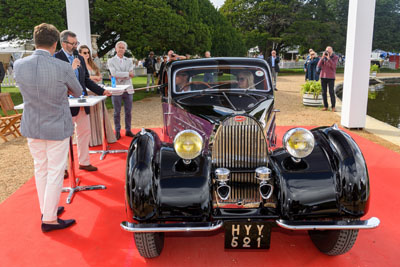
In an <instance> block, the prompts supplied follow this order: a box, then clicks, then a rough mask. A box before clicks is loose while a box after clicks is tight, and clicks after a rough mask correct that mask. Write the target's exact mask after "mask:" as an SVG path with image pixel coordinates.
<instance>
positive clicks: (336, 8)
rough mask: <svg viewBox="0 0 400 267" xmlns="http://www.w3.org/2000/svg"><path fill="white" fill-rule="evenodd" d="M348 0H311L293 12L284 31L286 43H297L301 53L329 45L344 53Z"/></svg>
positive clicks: (320, 49)
mask: <svg viewBox="0 0 400 267" xmlns="http://www.w3.org/2000/svg"><path fill="white" fill-rule="evenodd" d="M347 11H348V0H311V1H307V2H305V3H304V5H303V6H302V7H301V9H300V10H299V12H298V13H297V14H296V20H295V22H294V23H293V24H292V25H291V26H290V27H289V28H288V30H287V31H286V33H285V34H284V39H285V41H286V42H288V43H289V44H295V45H298V46H300V47H299V52H300V53H307V51H308V50H309V48H312V49H314V50H315V51H317V52H318V51H322V50H325V48H326V46H328V45H329V46H332V47H333V48H334V49H335V51H340V52H341V53H344V51H345V44H346V29H347Z"/></svg>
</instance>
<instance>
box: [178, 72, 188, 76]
mask: <svg viewBox="0 0 400 267" xmlns="http://www.w3.org/2000/svg"><path fill="white" fill-rule="evenodd" d="M177 76H189V75H188V74H187V73H178V74H177Z"/></svg>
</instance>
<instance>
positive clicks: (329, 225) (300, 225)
mask: <svg viewBox="0 0 400 267" xmlns="http://www.w3.org/2000/svg"><path fill="white" fill-rule="evenodd" d="M276 224H277V225H278V226H280V227H282V228H285V229H289V230H352V229H373V228H376V227H378V226H379V224H380V220H379V219H378V218H376V217H372V218H370V219H368V220H365V221H312V222H306V221H285V220H276Z"/></svg>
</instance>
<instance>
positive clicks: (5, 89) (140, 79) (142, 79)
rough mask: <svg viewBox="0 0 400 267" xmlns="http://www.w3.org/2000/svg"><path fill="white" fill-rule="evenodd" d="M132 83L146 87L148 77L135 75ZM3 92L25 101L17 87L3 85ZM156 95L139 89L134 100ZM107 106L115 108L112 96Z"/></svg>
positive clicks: (107, 82) (15, 103) (20, 101)
mask: <svg viewBox="0 0 400 267" xmlns="http://www.w3.org/2000/svg"><path fill="white" fill-rule="evenodd" d="M132 83H133V86H134V87H135V88H142V87H146V85H147V77H135V78H132ZM105 84H108V85H110V81H105ZM1 92H3V93H6V92H9V93H10V94H11V98H12V100H13V102H14V105H19V104H21V103H22V102H23V100H22V95H21V93H20V92H19V89H18V88H17V87H1ZM155 95H156V93H154V92H149V93H147V92H146V90H139V91H136V92H135V93H134V94H133V102H135V101H138V100H141V99H143V98H146V97H151V96H155ZM106 106H107V109H112V108H113V105H112V103H111V98H110V97H108V98H107V100H106ZM0 113H1V114H2V115H4V114H3V112H2V111H0Z"/></svg>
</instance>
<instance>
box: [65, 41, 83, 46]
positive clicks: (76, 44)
mask: <svg viewBox="0 0 400 267" xmlns="http://www.w3.org/2000/svg"><path fill="white" fill-rule="evenodd" d="M64 43H67V44H70V45H72V46H78V45H80V42H76V43H70V42H68V41H64Z"/></svg>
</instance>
